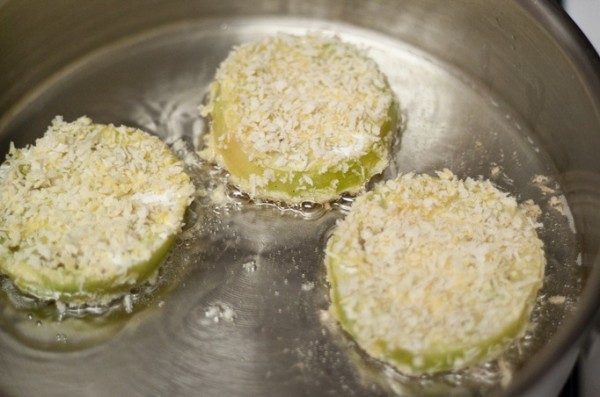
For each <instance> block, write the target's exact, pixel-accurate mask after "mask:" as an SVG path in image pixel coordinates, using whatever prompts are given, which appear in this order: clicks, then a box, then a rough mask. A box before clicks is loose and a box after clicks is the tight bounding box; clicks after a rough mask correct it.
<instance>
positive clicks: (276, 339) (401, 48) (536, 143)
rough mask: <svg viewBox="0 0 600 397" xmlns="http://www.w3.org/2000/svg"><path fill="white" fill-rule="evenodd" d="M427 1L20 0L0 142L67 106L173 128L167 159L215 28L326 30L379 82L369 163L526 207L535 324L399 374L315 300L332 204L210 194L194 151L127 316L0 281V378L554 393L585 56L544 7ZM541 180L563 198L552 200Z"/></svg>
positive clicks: (589, 108) (334, 215) (29, 136)
mask: <svg viewBox="0 0 600 397" xmlns="http://www.w3.org/2000/svg"><path fill="white" fill-rule="evenodd" d="M35 3H36V2H32V4H35ZM444 4H445V3H442V2H438V1H433V0H432V1H408V0H405V1H370V2H360V1H357V2H353V1H341V2H335V1H325V2H323V1H259V2H233V1H231V2H230V1H218V2H211V1H203V2H167V1H162V2H158V1H157V2H154V1H152V2H143V1H129V2H127V3H123V2H117V1H87V2H84V3H82V4H80V3H76V2H70V1H62V2H58V3H56V4H54V5H53V6H52V7H50V6H48V5H47V4H46V3H45V2H41V1H40V2H38V3H37V5H38V11H39V12H36V13H30V12H28V9H27V7H22V6H21V5H20V2H18V1H7V2H4V3H0V29H1V30H0V48H3V56H2V57H0V70H1V71H2V72H3V73H1V74H0V112H1V118H0V150H1V151H2V153H5V152H6V150H7V147H8V144H9V142H10V141H15V143H16V144H17V145H18V146H22V145H24V144H26V143H30V142H32V141H33V140H34V139H35V137H37V136H40V135H41V134H42V133H43V131H44V130H45V127H46V125H48V123H49V122H50V120H51V118H52V117H53V116H54V115H56V114H62V115H63V116H64V117H65V118H66V119H68V120H71V119H73V118H75V117H77V116H79V115H83V114H86V115H88V116H90V117H91V118H93V119H94V120H95V121H97V122H113V123H125V124H129V125H133V126H138V127H141V128H143V129H145V130H146V131H148V132H151V133H154V134H157V135H159V136H161V137H163V138H165V139H166V140H167V141H169V142H174V141H176V140H177V138H182V139H183V141H184V142H185V143H186V147H187V149H186V150H182V151H181V152H180V154H181V155H184V154H185V153H189V152H191V151H193V148H194V146H195V145H196V144H197V142H198V135H201V134H202V133H203V131H204V128H205V121H204V120H202V119H201V118H200V117H199V116H198V113H197V106H198V104H199V103H200V102H201V101H202V100H203V98H204V95H205V94H206V90H207V85H208V83H209V82H210V80H211V78H212V76H213V73H214V71H215V68H216V67H217V65H218V64H219V62H220V61H221V60H222V59H223V58H224V57H225V56H226V55H227V52H228V51H229V49H230V48H231V46H233V45H235V44H238V43H240V42H243V41H246V40H251V39H253V38H256V37H259V36H261V35H264V34H270V33H274V32H277V31H287V32H295V33H302V32H305V31H306V30H307V29H308V30H311V29H312V30H314V29H318V30H326V31H332V32H336V33H337V34H339V35H340V36H342V37H343V38H344V39H346V40H350V41H354V42H356V43H357V44H359V45H362V46H365V47H367V48H369V51H370V55H371V56H372V57H373V58H375V59H376V61H377V62H379V63H380V65H381V68H382V69H383V71H384V72H385V73H386V74H387V75H388V76H389V79H390V83H391V85H392V87H393V88H394V90H395V91H396V93H397V95H398V97H399V99H400V103H401V110H402V114H403V126H402V128H401V131H400V132H399V134H398V142H397V144H396V149H395V154H394V159H393V164H392V166H391V167H390V169H389V170H388V171H386V174H385V177H391V176H393V175H394V174H395V173H396V172H404V171H411V170H416V171H419V172H429V171H432V170H435V169H440V168H442V167H448V168H450V169H452V170H453V171H454V172H455V173H457V174H459V175H460V176H483V177H488V178H492V179H493V180H494V181H495V182H496V183H497V184H498V185H499V186H500V187H502V188H503V189H506V190H507V191H509V192H511V193H513V194H515V195H517V197H518V198H519V200H521V201H524V200H526V199H529V198H532V199H533V200H534V201H536V202H537V203H538V204H539V205H540V206H541V207H542V209H543V210H544V215H543V217H542V218H541V220H542V222H543V223H544V228H543V229H542V230H541V237H542V238H543V240H544V242H545V244H546V253H547V257H548V268H547V274H548V276H547V279H546V284H545V287H544V290H543V291H542V296H541V298H540V299H539V302H538V306H537V308H536V311H535V314H534V317H535V318H534V320H535V321H534V322H535V324H536V327H533V328H532V329H531V330H530V331H529V332H528V335H527V337H526V339H525V340H523V341H521V342H520V343H519V344H518V345H516V346H515V347H513V348H512V349H510V350H509V351H508V352H507V354H506V356H505V360H503V361H502V364H498V363H495V364H490V365H483V366H480V367H477V368H476V369H474V370H471V371H467V372H464V373H460V374H443V375H440V376H436V377H432V378H417V379H411V378H407V377H404V376H402V375H400V374H397V373H395V372H394V371H391V370H390V369H389V368H386V367H385V366H382V365H381V364H379V363H374V362H372V361H371V360H369V359H368V358H367V357H365V356H364V355H362V354H361V353H360V351H359V350H358V349H357V348H356V347H355V346H354V345H353V343H352V342H351V341H350V340H349V339H348V338H347V337H346V336H345V335H343V334H342V333H341V331H340V330H339V329H338V327H337V326H336V325H335V324H333V323H332V322H331V321H330V319H329V318H328V315H327V308H328V303H329V300H328V296H327V283H326V280H325V275H324V269H323V268H322V264H321V261H322V256H323V254H322V249H323V247H324V244H325V241H326V239H327V236H328V233H329V231H330V229H331V227H333V225H334V223H335V220H336V219H338V218H340V217H342V216H343V214H344V209H343V207H344V206H343V205H341V206H337V207H334V208H331V209H327V208H325V209H323V208H318V207H316V208H305V209H304V210H302V211H296V212H294V211H289V210H288V211H284V210H282V209H278V208H276V207H273V206H264V205H255V204H253V203H249V202H247V201H245V200H244V199H243V197H239V195H236V194H235V192H231V191H230V192H229V195H230V196H231V197H232V201H231V202H229V203H228V204H222V203H219V202H217V203H215V202H213V201H212V200H211V192H214V191H215V190H216V189H218V186H219V185H220V184H221V183H222V175H220V174H219V172H217V171H215V170H213V169H211V168H210V167H208V166H206V165H203V164H201V163H198V164H199V165H198V164H196V165H192V166H190V173H191V174H192V175H193V176H194V178H195V182H196V183H197V185H198V188H199V195H198V198H197V200H196V202H195V204H194V205H193V208H192V209H191V211H189V214H188V218H187V219H188V225H187V228H186V231H185V232H184V234H183V236H182V238H181V241H180V242H179V244H178V246H177V247H176V249H175V250H174V251H173V254H172V255H171V257H170V258H169V260H168V261H167V263H166V264H165V269H166V270H165V274H164V275H163V277H162V278H161V284H160V286H159V288H158V290H156V291H141V292H140V293H139V294H137V295H133V297H132V302H133V313H131V314H127V313H124V311H123V310H122V308H121V310H118V309H119V308H117V310H116V311H115V312H111V313H107V314H105V315H103V316H98V315H96V316H90V315H88V316H85V317H84V318H79V317H77V316H74V315H67V316H65V317H64V318H62V319H59V318H58V317H59V316H58V314H57V313H56V311H55V310H54V309H53V308H52V307H49V308H37V309H34V308H32V307H31V303H28V302H20V301H19V302H12V303H11V302H9V301H8V300H9V299H10V297H14V294H13V293H11V292H10V291H7V290H9V289H10V286H9V284H7V283H4V284H3V289H4V292H3V294H2V301H1V302H0V326H1V327H2V332H1V333H0V361H1V364H0V390H1V392H2V393H1V394H2V395H33V394H38V395H40V394H41V395H51V396H54V395H56V396H59V395H60V396H65V395H81V394H85V395H89V396H105V395H140V396H148V395H152V396H155V395H182V396H185V395H206V396H217V395H227V396H238V395H239V396H277V395H290V396H305V395H315V396H317V395H356V396H383V395H440V396H441V395H449V394H451V395H487V394H495V393H500V394H504V395H510V396H513V395H544V396H549V395H552V393H557V392H558V390H559V388H560V384H561V383H562V381H564V379H565V377H566V375H567V373H568V370H569V368H570V366H571V365H572V363H573V361H574V359H575V352H576V350H575V348H576V347H577V344H578V342H579V340H580V337H581V336H582V335H583V334H584V332H585V331H586V327H588V326H589V323H590V319H589V317H590V316H591V314H592V313H593V312H594V311H595V310H596V309H597V307H598V302H599V300H600V297H599V295H598V292H597V291H598V290H599V289H600V271H599V269H598V247H599V246H600V244H599V242H600V219H599V218H600V211H598V210H599V209H600V176H599V173H600V156H597V153H596V150H595V149H594V148H595V147H600V99H599V96H600V83H599V77H598V69H599V68H598V63H599V62H598V60H597V58H594V55H593V53H590V52H588V51H589V49H587V48H586V47H585V46H584V45H582V44H581V43H580V42H579V41H578V39H577V36H576V35H575V32H573V31H570V30H569V25H568V24H566V21H565V20H563V19H561V18H564V17H563V16H562V15H561V14H560V13H559V11H557V10H556V9H553V8H552V6H551V5H549V4H543V3H542V4H538V3H536V2H525V1H523V2H522V3H517V2H487V1H456V2H453V6H452V7H448V6H447V5H444ZM535 175H545V176H548V178H549V182H547V184H546V185H547V186H549V187H551V188H553V189H555V190H556V191H555V192H554V193H547V192H544V190H543V189H541V188H540V186H539V184H535V183H532V178H533V176H535ZM551 197H558V198H561V197H564V198H566V200H567V201H568V204H569V207H570V211H571V212H572V214H573V217H572V218H571V217H565V216H563V215H562V214H561V213H560V212H559V211H558V210H556V209H555V208H554V207H553V206H551V205H550V198H551ZM565 210H567V214H568V208H565ZM574 226H575V227H576V229H577V233H576V234H574V233H573V231H572V229H573V227H574ZM580 253H581V255H580ZM586 282H587V286H585V284H586ZM553 297H565V302H564V303H556V302H558V301H560V299H558V300H557V299H551V298H553ZM552 302H555V303H552ZM15 304H16V305H21V306H25V308H23V309H15ZM59 320H60V321H59ZM503 366H506V367H507V368H509V369H512V370H514V376H513V377H512V382H511V379H509V378H508V377H506V375H505V372H504V371H502V370H500V368H503ZM544 376H545V378H544V379H542V377H544ZM548 378H550V379H548ZM502 383H510V385H509V389H508V390H504V391H503V389H502V387H501V386H500V384H502Z"/></svg>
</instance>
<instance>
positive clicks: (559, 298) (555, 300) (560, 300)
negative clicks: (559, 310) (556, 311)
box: [548, 295, 567, 305]
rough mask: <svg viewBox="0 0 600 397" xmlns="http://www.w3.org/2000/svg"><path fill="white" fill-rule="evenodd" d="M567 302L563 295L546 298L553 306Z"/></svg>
mask: <svg viewBox="0 0 600 397" xmlns="http://www.w3.org/2000/svg"><path fill="white" fill-rule="evenodd" d="M566 301H567V297H566V296H563V295H554V296H551V297H550V298H548V302H549V303H552V304H553V305H562V304H564V303H565V302H566Z"/></svg>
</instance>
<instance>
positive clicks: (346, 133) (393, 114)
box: [201, 34, 398, 203]
mask: <svg viewBox="0 0 600 397" xmlns="http://www.w3.org/2000/svg"><path fill="white" fill-rule="evenodd" d="M201 113H202V114H203V115H204V116H207V115H210V116H211V119H212V121H211V127H210V134H208V139H207V146H208V151H207V152H208V153H209V157H210V158H211V159H212V160H213V161H214V162H216V163H217V164H219V165H220V166H222V167H223V168H225V169H226V170H227V171H228V172H229V174H230V179H231V181H232V182H233V183H234V184H235V185H237V186H238V187H239V188H240V189H241V190H242V191H244V192H246V193H248V194H249V195H250V196H252V197H255V198H260V199H267V200H274V201H283V202H287V203H298V202H302V201H312V202H325V201H329V200H332V199H335V198H337V197H338V196H339V195H340V194H341V193H343V192H348V193H357V192H359V191H360V190H362V189H363V187H364V185H365V183H366V182H367V181H369V179H371V177H373V176H374V175H376V174H378V173H380V172H382V171H383V170H384V169H385V167H386V166H387V164H388V161H389V159H388V156H389V147H390V142H391V140H392V136H393V132H394V131H395V130H396V125H397V117H398V116H397V113H398V112H397V103H396V101H395V99H394V95H393V93H392V90H391V89H390V86H389V84H388V82H387V80H386V78H385V76H384V75H383V74H382V73H381V71H380V70H379V68H378V66H377V64H376V63H375V62H374V61H373V60H372V59H370V58H368V57H367V56H366V55H365V53H364V52H363V51H361V50H359V49H358V48H356V47H355V46H353V45H351V44H349V43H345V42H342V41H341V40H340V39H339V38H337V37H328V36H324V35H321V34H308V35H304V36H293V35H285V34H279V35H275V36H270V37H266V38H264V39H262V40H259V41H256V42H251V43H246V44H243V45H241V46H239V47H237V48H236V49H235V50H234V51H233V52H231V53H230V54H229V56H228V57H227V59H225V61H224V62H223V63H222V64H221V65H220V67H219V69H218V71H217V73H216V77H215V80H214V82H213V83H212V84H211V87H210V101H209V103H208V104H207V105H206V106H204V107H201Z"/></svg>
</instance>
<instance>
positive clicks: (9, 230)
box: [0, 116, 194, 304]
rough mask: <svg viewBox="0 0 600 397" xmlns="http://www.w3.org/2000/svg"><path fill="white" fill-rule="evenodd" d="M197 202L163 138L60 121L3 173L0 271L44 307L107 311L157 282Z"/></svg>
mask: <svg viewBox="0 0 600 397" xmlns="http://www.w3.org/2000/svg"><path fill="white" fill-rule="evenodd" d="M193 192H194V188H193V185H192V183H191V181H190V178H189V177H188V175H187V174H186V173H185V172H184V169H183V164H182V163H181V162H180V161H179V160H178V159H177V158H176V157H175V155H174V154H173V153H172V152H171V151H170V150H169V148H168V147H167V146H166V145H165V144H164V143H163V142H162V141H160V140H159V139H158V138H157V137H154V136H151V135H149V134H147V133H145V132H142V131H140V130H137V129H133V128H128V127H124V126H121V127H115V126H113V125H101V124H94V123H93V122H92V120H90V119H89V118H86V117H81V118H79V119H77V120H76V121H74V122H72V123H67V122H64V121H63V119H62V117H60V116H58V117H56V118H55V119H54V120H53V121H52V125H51V126H50V127H49V128H48V130H47V131H46V133H45V135H44V136H43V137H42V138H39V139H37V140H36V142H35V144H34V145H31V146H27V147H25V148H23V149H15V147H14V146H13V145H11V148H10V152H9V154H8V156H7V158H6V161H5V162H4V163H3V164H2V165H1V166H0V270H1V271H2V272H3V273H5V274H6V275H7V276H8V277H9V278H10V279H11V280H12V281H13V282H14V284H15V285H16V286H17V287H18V288H19V289H20V290H21V291H23V292H24V293H27V294H30V295H33V296H35V297H38V298H40V299H55V300H60V301H62V302H65V303H76V304H79V303H102V302H107V301H108V300H110V299H113V298H115V297H116V296H118V295H121V294H124V293H126V292H128V291H129V290H130V289H131V288H132V287H133V286H135V285H138V284H140V283H143V282H145V281H148V280H150V281H152V280H153V279H154V277H155V275H156V273H157V269H158V267H159V266H160V264H161V263H162V261H163V259H164V258H165V256H166V254H167V252H168V251H169V248H170V247H171V246H172V244H173V242H174V239H175V236H176V234H177V233H178V232H179V231H180V229H181V227H182V223H183V216H184V212H185V210H186V208H187V206H188V205H189V203H190V202H191V200H192V194H193Z"/></svg>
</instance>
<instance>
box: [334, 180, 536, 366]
mask: <svg viewBox="0 0 600 397" xmlns="http://www.w3.org/2000/svg"><path fill="white" fill-rule="evenodd" d="M535 226H536V224H535V222H534V220H532V219H530V218H528V217H527V216H526V215H525V214H524V213H523V212H522V210H521V208H520V207H519V206H518V205H517V202H516V201H515V199H514V198H512V197H510V196H508V195H507V194H506V193H503V192H501V191H499V190H498V189H497V188H495V187H494V186H493V185H492V184H491V183H490V182H489V181H476V180H473V179H466V180H459V179H457V178H456V177H455V176H454V175H453V174H452V173H451V172H450V171H448V170H444V171H442V172H439V173H438V175H437V176H433V177H432V176H428V175H415V174H406V175H403V176H400V177H398V178H397V179H396V180H392V181H388V182H387V183H385V184H382V185H379V186H378V187H376V188H375V190H374V191H372V192H369V193H367V194H365V195H363V196H360V197H359V198H358V199H357V200H356V202H355V203H354V205H353V207H352V209H351V211H350V213H349V214H348V216H347V218H345V219H344V220H343V221H341V222H340V223H339V224H338V226H337V228H336V230H335V232H334V234H333V236H332V237H331V239H330V240H329V242H328V244H327V249H326V259H325V263H326V267H327V273H328V277H329V281H330V285H331V299H332V312H333V314H334V316H335V317H336V319H337V320H338V321H339V322H340V324H341V325H342V327H343V328H344V329H345V330H346V331H347V333H348V334H350V335H351V336H352V337H353V338H354V339H355V340H356V342H357V343H358V344H359V345H360V346H361V347H362V349H364V350H365V351H366V352H367V353H368V354H369V355H371V356H372V357H375V358H377V359H380V360H383V361H385V362H387V363H389V364H391V365H393V366H395V367H396V368H397V369H398V370H400V371H401V372H404V373H407V374H413V375H415V374H423V373H433V372H437V371H446V370H458V369H461V368H464V367H467V366H470V365H472V364H475V363H479V362H483V361H488V360H490V359H493V358H494V357H496V356H497V355H499V354H500V353H501V352H502V350H503V349H504V348H506V346H507V345H508V344H509V343H510V342H511V341H513V340H514V339H515V338H517V337H519V336H521V335H522V334H523V333H524V331H525V328H526V326H527V324H528V322H529V317H530V314H531V311H532V307H533V306H534V303H535V298H536V294H537V292H538V290H539V288H540V287H541V285H542V279H543V275H544V267H545V259H544V252H543V244H542V242H541V240H540V239H539V238H538V236H537V234H536V230H535Z"/></svg>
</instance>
